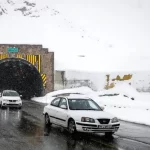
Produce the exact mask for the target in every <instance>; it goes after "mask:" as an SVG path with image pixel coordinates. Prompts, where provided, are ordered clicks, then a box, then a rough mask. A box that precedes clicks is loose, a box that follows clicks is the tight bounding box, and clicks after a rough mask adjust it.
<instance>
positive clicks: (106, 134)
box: [105, 132, 114, 137]
mask: <svg viewBox="0 0 150 150" xmlns="http://www.w3.org/2000/svg"><path fill="white" fill-rule="evenodd" d="M113 134H114V132H105V136H106V137H112V135H113Z"/></svg>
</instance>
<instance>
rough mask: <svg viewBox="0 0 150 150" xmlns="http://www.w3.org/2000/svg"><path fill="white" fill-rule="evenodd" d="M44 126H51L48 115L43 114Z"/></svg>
mask: <svg viewBox="0 0 150 150" xmlns="http://www.w3.org/2000/svg"><path fill="white" fill-rule="evenodd" d="M45 125H48V126H50V125H52V124H51V122H50V118H49V115H48V114H45Z"/></svg>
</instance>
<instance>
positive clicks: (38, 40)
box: [0, 0, 150, 71]
mask: <svg viewBox="0 0 150 150" xmlns="http://www.w3.org/2000/svg"><path fill="white" fill-rule="evenodd" d="M149 6H150V5H149V2H148V1H147V0H144V1H142V5H140V7H139V5H137V2H136V0H133V1H129V0H122V2H120V1H119V0H114V1H111V0H106V1H103V0H87V1H85V0H80V2H79V1H78V3H77V1H76V0H72V1H69V0H63V1H61V0H51V1H50V0H42V1H41V0H1V2H0V21H1V22H2V23H1V24H0V33H1V36H0V42H1V43H21V44H23V43H25V44H26V43H27V44H43V46H45V47H48V48H49V49H50V50H51V51H55V60H56V68H57V69H79V70H88V71H91V70H93V71H114V70H123V71H124V70H140V69H142V70H147V69H149V68H148V66H149V65H150V62H149V56H150V53H149V40H148V39H149V38H150V34H149V33H150V30H149V25H150V22H149V21H148V18H149V16H150V15H149V11H148V7H149ZM144 11H145V13H147V15H145V13H143V12H144ZM137 16H138V17H137ZM143 16H144V17H145V20H144V19H143ZM141 21H142V24H141ZM139 35H140V36H139ZM79 55H80V56H81V55H83V56H84V57H78V56H79ZM144 64H147V65H144Z"/></svg>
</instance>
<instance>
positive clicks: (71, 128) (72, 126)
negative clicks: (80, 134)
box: [68, 119, 76, 134]
mask: <svg viewBox="0 0 150 150" xmlns="http://www.w3.org/2000/svg"><path fill="white" fill-rule="evenodd" d="M68 131H69V133H70V134H74V133H76V125H75V121H74V120H73V119H71V120H69V122H68Z"/></svg>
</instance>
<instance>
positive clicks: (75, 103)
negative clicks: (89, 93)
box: [68, 99, 102, 111]
mask: <svg viewBox="0 0 150 150" xmlns="http://www.w3.org/2000/svg"><path fill="white" fill-rule="evenodd" d="M68 103H69V109H70V110H96V111H102V109H101V108H100V107H99V105H98V104H97V103H95V102H94V101H93V100H91V99H68Z"/></svg>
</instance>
